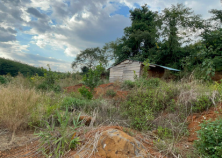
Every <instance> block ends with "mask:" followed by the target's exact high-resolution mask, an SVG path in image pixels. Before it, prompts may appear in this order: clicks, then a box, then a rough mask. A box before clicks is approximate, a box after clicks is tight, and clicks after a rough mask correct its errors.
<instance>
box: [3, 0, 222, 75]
mask: <svg viewBox="0 0 222 158" xmlns="http://www.w3.org/2000/svg"><path fill="white" fill-rule="evenodd" d="M176 3H183V4H184V5H186V6H187V7H190V8H193V10H194V11H195V13H196V14H201V15H202V16H203V18H209V17H210V14H209V13H208V10H211V9H221V8H222V5H221V2H220V0H0V57H4V58H8V59H13V60H17V61H21V62H23V63H27V64H30V65H33V66H40V67H41V66H43V67H46V65H47V64H50V66H51V68H52V69H53V70H56V71H72V69H71V63H72V61H73V60H74V59H75V56H76V55H77V54H78V53H79V52H80V51H81V50H84V49H86V48H90V47H97V46H99V47H102V46H103V45H104V43H107V42H110V41H113V40H115V39H116V38H118V37H121V36H122V35H123V29H124V28H125V27H127V26H129V25H130V23H131V22H130V19H129V10H130V9H133V8H135V7H140V6H141V5H144V4H147V5H148V6H149V7H150V9H151V10H154V11H161V10H163V9H164V8H166V7H170V6H171V5H172V4H176Z"/></svg>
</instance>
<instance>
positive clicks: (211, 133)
mask: <svg viewBox="0 0 222 158" xmlns="http://www.w3.org/2000/svg"><path fill="white" fill-rule="evenodd" d="M200 126H201V129H200V130H199V131H198V132H197V134H198V138H199V139H198V140H197V141H195V147H196V149H197V150H198V151H199V152H200V153H201V154H202V155H203V156H204V157H213V158H220V157H221V155H222V119H217V120H216V121H210V120H209V121H206V122H204V123H202V124H201V125H200Z"/></svg>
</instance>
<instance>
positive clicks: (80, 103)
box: [61, 97, 89, 110]
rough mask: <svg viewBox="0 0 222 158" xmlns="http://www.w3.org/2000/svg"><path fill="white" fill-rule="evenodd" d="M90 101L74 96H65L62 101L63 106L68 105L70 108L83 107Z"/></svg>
mask: <svg viewBox="0 0 222 158" xmlns="http://www.w3.org/2000/svg"><path fill="white" fill-rule="evenodd" d="M88 103H89V102H88V101H87V100H83V99H78V98H73V97H65V98H64V99H63V101H62V103H61V108H62V109H66V107H68V108H69V109H78V110H79V109H81V108H82V107H84V106H85V105H86V104H88Z"/></svg>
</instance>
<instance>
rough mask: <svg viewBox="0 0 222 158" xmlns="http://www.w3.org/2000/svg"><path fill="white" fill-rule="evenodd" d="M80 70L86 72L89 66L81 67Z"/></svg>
mask: <svg viewBox="0 0 222 158" xmlns="http://www.w3.org/2000/svg"><path fill="white" fill-rule="evenodd" d="M81 70H82V73H83V74H86V73H88V72H89V68H88V67H87V66H83V67H81Z"/></svg>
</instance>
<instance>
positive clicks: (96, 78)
mask: <svg viewBox="0 0 222 158" xmlns="http://www.w3.org/2000/svg"><path fill="white" fill-rule="evenodd" d="M104 70H105V68H104V67H103V66H102V64H101V63H100V65H97V66H96V67H95V68H94V69H89V72H88V73H87V74H86V75H85V76H84V77H83V83H84V84H85V85H86V86H87V87H89V88H90V91H91V92H93V90H94V88H95V87H97V86H98V85H99V83H100V80H101V74H102V72H103V71H104Z"/></svg>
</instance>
